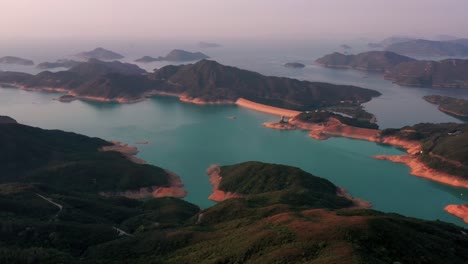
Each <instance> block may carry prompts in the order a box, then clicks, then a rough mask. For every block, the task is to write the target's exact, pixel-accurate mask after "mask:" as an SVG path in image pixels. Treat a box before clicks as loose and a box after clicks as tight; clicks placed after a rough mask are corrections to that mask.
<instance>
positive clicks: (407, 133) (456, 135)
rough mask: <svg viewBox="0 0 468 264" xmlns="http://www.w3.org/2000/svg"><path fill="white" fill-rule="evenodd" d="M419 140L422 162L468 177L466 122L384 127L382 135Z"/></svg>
mask: <svg viewBox="0 0 468 264" xmlns="http://www.w3.org/2000/svg"><path fill="white" fill-rule="evenodd" d="M388 135H394V136H397V137H399V138H402V139H408V140H419V141H420V142H421V143H422V146H423V153H421V154H420V155H419V157H420V159H421V161H423V162H424V163H425V164H426V165H428V166H429V167H431V168H434V169H437V170H440V171H443V172H447V173H450V174H452V175H458V176H460V177H464V178H468V124H466V123H465V124H456V123H442V124H432V123H421V124H417V125H414V126H406V127H403V128H401V129H385V130H383V131H382V136H388Z"/></svg>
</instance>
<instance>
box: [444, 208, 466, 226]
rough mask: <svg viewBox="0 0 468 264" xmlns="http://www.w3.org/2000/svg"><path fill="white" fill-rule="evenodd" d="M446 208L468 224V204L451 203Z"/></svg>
mask: <svg viewBox="0 0 468 264" xmlns="http://www.w3.org/2000/svg"><path fill="white" fill-rule="evenodd" d="M444 210H445V211H447V212H448V213H450V214H453V215H454V216H456V217H458V218H461V219H462V220H463V221H464V222H465V223H467V224H468V204H460V205H458V204H450V205H447V206H446V207H445V208H444Z"/></svg>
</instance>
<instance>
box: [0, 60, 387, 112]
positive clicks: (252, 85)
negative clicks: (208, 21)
mask: <svg viewBox="0 0 468 264" xmlns="http://www.w3.org/2000/svg"><path fill="white" fill-rule="evenodd" d="M0 83H2V84H8V85H10V86H16V87H19V88H22V89H26V90H55V91H61V92H65V93H68V94H69V95H72V96H75V97H76V98H77V99H88V100H99V101H115V102H137V101H141V100H144V99H145V98H147V97H149V96H153V95H155V94H163V95H173V96H178V97H180V98H181V100H184V101H186V102H194V103H202V104H203V103H231V104H233V103H235V102H236V101H237V100H238V99H240V98H244V99H247V100H250V101H254V102H256V103H260V104H264V105H269V106H275V107H280V108H286V109H291V110H299V111H304V110H309V109H316V108H318V107H322V106H333V105H339V104H342V103H350V104H355V105H360V104H361V103H364V102H367V101H369V100H371V99H372V97H375V96H379V95H380V93H379V92H377V91H374V90H370V89H364V88H360V87H356V86H351V85H334V84H328V83H320V82H308V81H299V80H295V79H290V78H282V77H273V76H264V75H261V74H259V73H256V72H251V71H247V70H242V69H239V68H236V67H231V66H224V65H221V64H219V63H217V62H215V61H210V60H201V61H199V62H197V63H195V64H187V65H180V66H173V65H169V66H165V67H162V68H161V69H158V70H155V71H154V72H152V73H148V72H146V71H145V70H143V69H141V68H139V67H138V66H137V65H134V64H130V63H122V62H118V61H112V62H104V61H100V60H96V59H91V60H89V61H88V62H83V63H80V64H78V65H76V66H74V67H72V68H70V69H69V70H67V71H59V72H55V73H53V72H49V71H45V72H41V73H39V74H37V75H31V74H26V73H17V72H1V73H0Z"/></svg>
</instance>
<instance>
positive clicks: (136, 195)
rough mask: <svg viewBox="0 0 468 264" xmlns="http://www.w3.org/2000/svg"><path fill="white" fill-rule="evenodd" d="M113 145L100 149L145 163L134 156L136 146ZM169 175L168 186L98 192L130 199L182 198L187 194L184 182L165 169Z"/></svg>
mask: <svg viewBox="0 0 468 264" xmlns="http://www.w3.org/2000/svg"><path fill="white" fill-rule="evenodd" d="M112 144H113V145H110V146H104V147H102V148H101V149H100V151H116V152H119V153H122V154H123V155H124V156H125V157H126V158H127V159H128V160H130V161H131V162H134V163H136V164H146V161H144V160H142V159H140V158H137V157H135V155H136V154H138V149H137V148H136V147H133V146H130V145H128V144H123V143H121V142H118V141H113V142H112ZM166 173H167V174H168V175H169V186H168V187H161V186H156V185H154V186H147V187H142V188H140V189H137V190H127V191H120V192H100V193H99V194H100V195H103V196H125V197H127V198H130V199H145V198H159V197H175V198H184V197H185V196H186V195H187V191H186V190H184V184H183V183H182V181H181V180H180V177H179V176H178V175H176V174H175V173H173V172H171V171H168V170H166Z"/></svg>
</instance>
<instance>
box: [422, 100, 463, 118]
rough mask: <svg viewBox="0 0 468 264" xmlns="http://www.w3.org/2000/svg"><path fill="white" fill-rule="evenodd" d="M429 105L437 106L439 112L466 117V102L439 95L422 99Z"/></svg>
mask: <svg viewBox="0 0 468 264" xmlns="http://www.w3.org/2000/svg"><path fill="white" fill-rule="evenodd" d="M423 98H424V100H426V101H428V102H429V103H432V104H436V105H438V106H439V110H440V111H442V112H445V113H448V114H451V115H455V116H458V117H468V100H466V99H461V98H454V97H449V96H441V95H427V96H424V97H423Z"/></svg>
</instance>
